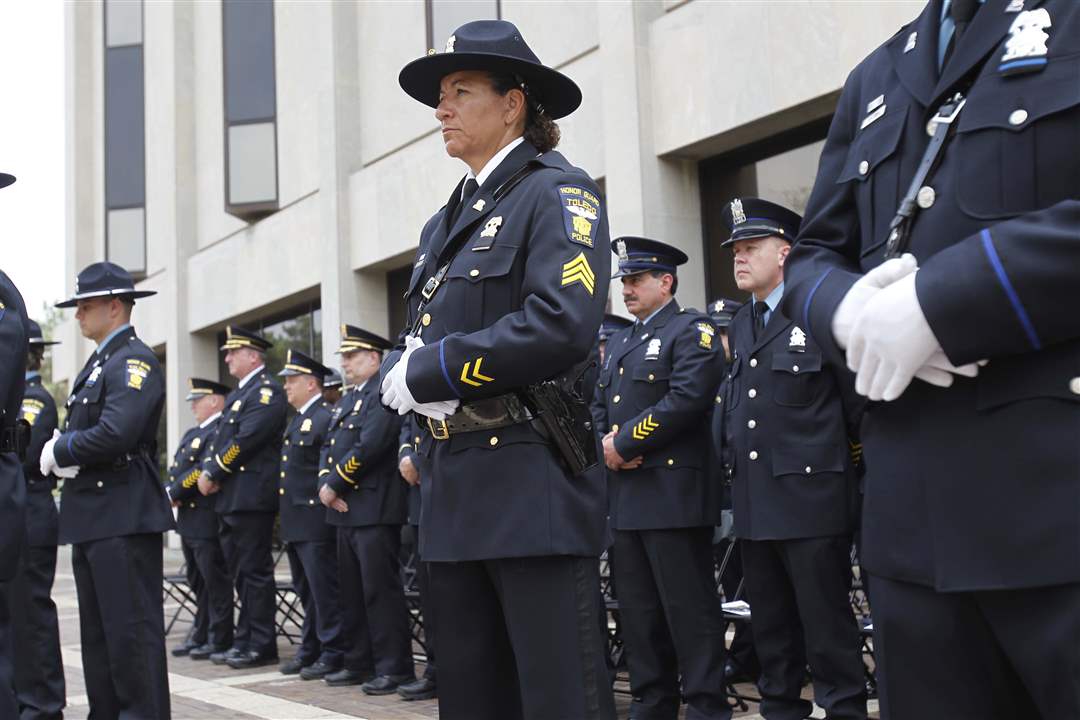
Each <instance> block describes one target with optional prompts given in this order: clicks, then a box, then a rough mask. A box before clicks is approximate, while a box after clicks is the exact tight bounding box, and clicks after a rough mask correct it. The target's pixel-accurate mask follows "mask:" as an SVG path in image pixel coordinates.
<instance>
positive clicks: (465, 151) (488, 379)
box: [382, 21, 614, 720]
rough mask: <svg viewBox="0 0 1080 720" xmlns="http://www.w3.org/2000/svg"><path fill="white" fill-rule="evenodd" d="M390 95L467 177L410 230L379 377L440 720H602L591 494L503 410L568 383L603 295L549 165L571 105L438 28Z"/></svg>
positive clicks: (547, 76) (594, 232) (547, 444)
mask: <svg viewBox="0 0 1080 720" xmlns="http://www.w3.org/2000/svg"><path fill="white" fill-rule="evenodd" d="M399 81H400V83H401V86H402V88H404V90H405V91H406V92H407V93H409V95H411V96H412V97H414V98H416V99H417V100H419V101H421V102H423V103H424V104H426V105H429V106H431V107H434V108H436V112H435V116H436V118H437V119H438V120H439V123H440V125H441V127H442V136H443V141H444V142H445V144H446V151H447V154H449V155H450V156H451V157H456V158H459V159H461V160H462V161H464V162H465V164H466V165H467V166H468V168H469V172H468V174H467V175H466V177H465V178H463V179H462V181H461V182H460V183H458V185H457V187H455V188H454V190H453V192H452V193H451V194H450V199H449V200H448V201H447V204H446V206H445V207H444V208H443V209H442V210H440V211H439V212H437V213H436V214H435V215H434V216H433V217H432V218H431V219H430V220H429V221H428V222H427V224H426V225H425V226H424V229H423V231H422V233H421V236H420V247H419V250H418V251H417V256H416V261H415V269H414V271H413V275H412V278H411V281H410V285H409V291H408V294H407V302H408V309H409V323H410V328H411V330H410V332H409V334H408V336H407V337H406V340H405V345H404V347H403V348H399V349H398V350H397V351H395V352H394V353H392V354H391V355H390V356H389V357H388V358H387V360H386V362H385V363H384V365H383V379H382V392H383V396H382V397H383V402H384V403H385V404H387V405H389V406H390V407H392V408H393V409H395V410H398V411H399V412H401V413H405V412H408V411H414V412H416V413H418V414H420V415H422V416H426V417H421V418H419V419H420V421H421V424H422V426H423V427H425V429H426V432H424V433H423V436H422V439H421V443H420V453H421V454H423V455H425V456H427V458H428V462H429V463H430V477H431V481H430V482H427V483H424V484H423V485H422V486H421V489H422V495H423V500H422V503H421V505H422V511H421V512H422V517H421V524H420V549H421V555H422V557H423V558H424V560H425V561H428V562H430V563H431V565H430V573H431V594H432V598H433V601H434V605H435V616H436V619H437V622H438V625H439V648H438V652H439V708H440V717H443V718H446V719H448V720H454V719H455V718H467V719H468V720H483V719H484V718H499V720H505V719H506V718H535V719H538V720H539V719H541V718H543V719H545V720H547V719H550V718H561V719H565V720H577V719H580V718H614V707H613V700H612V696H611V690H610V687H609V685H608V681H607V672H606V669H605V665H604V656H603V653H604V650H603V646H604V643H603V638H602V637H601V633H600V629H599V624H598V620H599V618H597V617H595V613H596V611H597V609H596V602H595V597H596V583H597V562H596V558H597V556H598V555H599V554H600V552H601V550H602V549H603V548H604V541H605V538H604V534H605V530H604V514H605V494H604V487H603V485H602V482H601V479H600V475H599V474H597V473H579V474H577V475H575V474H573V473H572V472H571V471H569V470H568V469H567V466H566V465H564V464H562V461H561V460H560V459H559V456H558V455H557V454H556V453H555V452H554V445H553V444H552V443H551V440H552V439H553V435H552V434H546V433H545V432H544V429H543V427H542V426H541V424H540V420H537V419H530V417H531V416H532V414H533V413H532V412H531V411H530V409H529V407H528V402H527V400H526V402H524V403H523V402H522V399H523V397H525V395H526V393H525V392H524V391H525V389H526V387H527V386H530V385H533V384H535V383H538V382H541V381H544V380H546V379H549V378H552V377H555V376H567V377H570V376H573V374H574V373H575V372H576V371H577V370H580V367H575V366H581V365H582V364H583V363H582V361H583V360H584V359H585V358H586V356H587V354H588V353H589V350H590V348H591V346H592V344H593V342H594V341H595V339H596V332H597V329H598V327H599V325H600V321H601V317H602V315H603V311H604V302H605V300H606V299H607V288H608V275H609V265H610V254H609V250H608V228H607V220H606V217H605V215H604V211H603V208H602V207H601V203H600V199H599V196H600V193H599V191H598V189H597V187H596V185H595V183H593V181H592V180H591V179H590V178H589V176H588V175H587V174H586V173H585V172H583V171H582V170H580V169H578V168H576V167H574V166H573V165H571V164H570V163H569V162H567V160H566V159H565V158H564V157H563V156H562V155H560V154H559V153H557V152H553V148H554V147H555V145H556V144H557V143H558V140H559V130H558V127H557V126H556V125H555V123H554V119H557V118H560V117H563V116H565V115H568V114H569V113H571V112H572V111H573V110H574V109H576V108H577V106H578V104H579V103H580V102H581V92H580V90H578V88H577V86H576V85H575V84H574V82H573V81H571V80H570V79H569V78H567V77H565V76H563V75H562V74H560V73H558V72H556V71H554V70H552V69H550V68H547V67H545V66H543V65H541V64H540V62H539V60H538V59H537V58H536V56H535V55H534V54H533V52H532V51H531V50H530V49H529V47H528V46H527V45H526V44H525V41H524V40H523V39H522V37H521V34H520V33H519V32H518V31H517V28H515V27H514V26H513V25H512V24H510V23H507V22H500V21H478V22H472V23H468V24H466V25H464V26H462V27H460V28H458V30H457V31H456V32H455V33H454V35H452V36H451V37H450V39H449V40H448V41H447V43H446V50H445V52H443V53H440V54H435V53H434V51H433V52H432V54H430V55H429V56H428V57H425V58H421V59H419V60H416V61H414V62H412V63H410V64H408V65H407V66H406V67H405V68H404V69H403V70H402V71H401V75H400V77H399Z"/></svg>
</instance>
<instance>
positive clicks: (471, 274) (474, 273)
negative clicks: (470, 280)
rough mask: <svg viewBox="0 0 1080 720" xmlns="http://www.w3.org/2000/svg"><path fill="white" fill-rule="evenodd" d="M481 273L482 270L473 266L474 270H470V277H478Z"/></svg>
mask: <svg viewBox="0 0 1080 720" xmlns="http://www.w3.org/2000/svg"><path fill="white" fill-rule="evenodd" d="M479 274H480V271H479V270H477V269H476V268H473V269H472V270H470V271H469V277H476V276H477V275H479Z"/></svg>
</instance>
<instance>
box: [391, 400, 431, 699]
mask: <svg viewBox="0 0 1080 720" xmlns="http://www.w3.org/2000/svg"><path fill="white" fill-rule="evenodd" d="M421 438H422V436H421V430H420V425H419V423H418V422H417V420H416V416H415V415H408V416H406V418H405V421H404V422H403V423H402V424H401V437H400V439H399V444H398V472H399V473H400V474H401V477H402V478H403V479H404V480H405V482H406V483H407V484H408V486H409V526H410V529H411V531H412V537H413V542H414V543H415V544H416V561H415V562H416V565H415V567H416V589H417V591H418V592H419V593H420V609H421V618H422V619H423V621H424V645H425V649H426V650H427V658H426V664H425V667H424V674H423V675H421V676H420V677H418V678H417V679H416V680H414V681H413V682H411V683H406V684H405V685H401V686H399V687H398V690H397V692H398V695H400V696H401V697H402V698H403V699H404V700H429V699H431V698H433V697H435V696H436V695H437V694H438V687H437V685H436V680H437V678H438V669H437V667H436V664H435V641H436V636H437V634H438V630H437V628H436V625H437V621H436V620H435V611H434V605H433V603H432V602H431V575H430V572H429V571H428V564H427V563H426V562H424V561H423V560H422V559H421V558H420V552H419V542H420V483H421V481H422V480H423V479H424V478H423V475H424V473H422V471H421V470H420V455H419V454H418V452H417V449H418V447H419V445H420V441H421Z"/></svg>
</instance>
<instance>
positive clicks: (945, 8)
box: [937, 0, 986, 71]
mask: <svg viewBox="0 0 1080 720" xmlns="http://www.w3.org/2000/svg"><path fill="white" fill-rule="evenodd" d="M979 4H980V5H985V4H986V0H979ZM951 8H952V0H945V2H943V3H941V21H940V22H941V28H940V29H939V30H938V43H937V66H938V70H939V71H940V70H941V66H942V65H943V64H944V63H945V50H946V48H948V47H949V41H950V40H952V36H953V33H954V32H956V21H955V20H953V16H952V14H951V13H950V12H949V10H950V9H951Z"/></svg>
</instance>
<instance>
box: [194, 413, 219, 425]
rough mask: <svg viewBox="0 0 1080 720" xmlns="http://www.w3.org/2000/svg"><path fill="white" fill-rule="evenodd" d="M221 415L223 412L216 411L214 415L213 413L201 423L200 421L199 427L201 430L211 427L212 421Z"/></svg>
mask: <svg viewBox="0 0 1080 720" xmlns="http://www.w3.org/2000/svg"><path fill="white" fill-rule="evenodd" d="M219 417H221V412H220V411H219V412H216V413H214V414H213V415H211V416H210V417H208V418H206V419H205V420H203V421H202V422H201V423H199V429H200V430H205V429H206V428H208V427H210V425H211V423H213V422H214V421H215V420H217V419H218V418H219Z"/></svg>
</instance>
